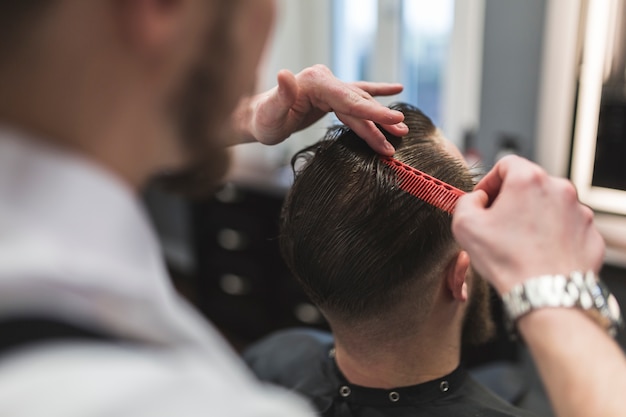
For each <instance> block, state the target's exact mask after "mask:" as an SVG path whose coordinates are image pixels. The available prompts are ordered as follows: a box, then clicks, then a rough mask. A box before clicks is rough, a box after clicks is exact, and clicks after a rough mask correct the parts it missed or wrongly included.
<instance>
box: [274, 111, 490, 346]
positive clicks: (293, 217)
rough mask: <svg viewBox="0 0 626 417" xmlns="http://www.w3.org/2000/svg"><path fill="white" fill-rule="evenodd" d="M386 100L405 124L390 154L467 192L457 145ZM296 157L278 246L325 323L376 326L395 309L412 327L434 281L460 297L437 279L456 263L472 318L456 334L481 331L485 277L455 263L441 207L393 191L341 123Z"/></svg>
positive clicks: (388, 177)
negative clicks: (464, 329) (465, 328)
mask: <svg viewBox="0 0 626 417" xmlns="http://www.w3.org/2000/svg"><path fill="white" fill-rule="evenodd" d="M392 107H393V108H395V109H397V110H400V111H402V112H403V113H404V115H405V123H406V124H407V125H408V126H409V129H410V130H409V134H408V135H407V136H405V137H403V138H402V139H398V138H389V139H390V141H391V142H392V144H393V145H394V146H395V147H396V154H395V158H397V159H399V160H400V161H402V162H404V163H406V164H408V165H411V166H413V167H415V168H418V169H419V170H421V171H423V172H425V173H427V174H430V175H431V176H433V177H436V178H438V179H440V180H442V181H445V182H447V183H449V184H451V185H453V186H455V187H457V188H460V189H462V190H465V191H470V190H471V189H472V188H473V185H474V182H473V178H472V175H471V174H470V172H469V170H468V167H467V166H466V165H465V163H464V161H463V160H462V157H461V155H460V153H459V152H458V149H456V148H455V147H454V145H452V144H450V143H447V141H446V140H445V139H444V138H443V137H442V136H441V133H440V132H439V131H438V129H437V128H436V127H435V126H434V125H433V123H432V121H431V120H430V119H429V118H428V117H427V116H425V115H424V114H423V113H422V112H421V111H420V110H418V109H417V108H415V107H412V106H409V105H406V104H398V105H395V106H392ZM299 161H302V163H303V164H304V165H303V167H302V168H301V169H300V170H299V172H297V174H296V179H295V182H294V185H293V187H292V189H291V191H290V192H289V194H288V196H287V199H286V201H285V204H284V207H283V211H282V218H281V248H282V252H283V256H284V258H285V260H286V262H287V264H288V265H289V267H290V269H291V270H292V272H293V274H294V275H295V276H296V277H297V279H298V280H299V281H300V283H301V284H302V285H303V287H304V289H305V291H306V292H307V293H308V295H309V296H310V297H311V299H312V300H313V301H314V302H315V303H316V304H317V305H318V306H319V307H320V308H321V310H322V311H323V312H324V314H325V315H326V316H327V318H328V319H329V321H330V323H331V326H333V328H335V327H346V326H353V325H359V324H360V323H372V322H378V323H383V325H385V320H386V318H389V319H390V320H392V319H393V318H397V317H398V316H399V315H400V316H402V315H404V316H406V317H407V319H409V320H404V322H410V323H411V326H413V325H416V324H417V325H419V323H420V322H422V321H424V320H426V319H427V317H428V316H429V315H430V314H432V309H433V305H434V303H435V298H436V297H439V296H440V294H441V290H442V286H450V287H451V288H450V292H451V295H450V296H451V297H455V296H456V295H459V297H460V295H461V293H460V292H461V291H462V290H463V289H462V288H461V287H462V285H463V283H456V284H455V283H449V282H446V281H448V280H450V279H452V280H454V279H455V278H454V274H455V271H454V270H455V268H457V269H458V270H457V271H456V273H457V274H461V275H464V276H466V277H463V278H462V279H465V280H466V284H469V285H466V288H465V290H467V289H468V288H469V290H470V293H469V294H468V299H467V300H466V301H467V302H466V309H467V310H471V311H472V314H473V315H474V317H472V318H468V319H467V320H466V321H467V323H470V322H471V323H472V325H476V326H475V328H474V329H472V330H470V332H466V333H471V334H472V335H473V336H476V335H477V333H489V327H490V323H489V322H488V304H487V292H486V287H485V284H484V282H482V280H480V279H479V277H477V276H473V275H474V274H473V272H472V270H471V268H470V267H469V264H468V261H467V259H466V255H464V256H465V258H463V259H461V260H460V262H461V264H462V265H460V266H459V265H457V263H458V262H459V259H458V258H459V254H460V253H461V251H460V249H459V247H458V245H457V244H456V242H455V241H454V238H453V236H452V233H451V216H450V215H449V214H447V213H446V212H444V211H442V210H440V209H438V208H435V207H433V206H431V205H429V204H427V203H425V202H423V201H422V200H420V199H418V198H416V197H414V196H411V195H409V194H407V193H406V192H404V191H403V190H401V189H400V188H399V187H398V183H397V180H396V177H395V174H394V172H393V170H391V169H390V168H389V167H388V166H387V165H385V164H384V163H383V162H382V161H381V159H380V157H379V156H378V155H377V154H376V153H374V152H373V151H372V150H371V149H370V148H369V147H368V146H367V145H366V144H365V142H363V141H362V140H361V139H360V138H359V137H358V136H356V134H355V133H354V132H352V131H351V130H349V129H347V128H345V127H336V128H333V129H331V130H330V131H329V132H328V134H327V135H326V137H325V138H324V139H323V140H322V141H320V142H319V143H317V144H315V145H313V146H311V147H309V148H307V149H304V150H303V151H301V152H300V153H299V154H297V155H296V156H295V157H294V163H295V164H296V165H297V164H298V163H299ZM459 268H460V269H459ZM470 275H471V276H470ZM455 285H458V288H452V287H454V286H455ZM453 290H454V291H458V293H457V294H456V295H454V294H452V291H453ZM460 298H462V297H460ZM467 305H471V306H472V307H471V308H467ZM478 312H479V313H478ZM409 315H410V316H409ZM476 316H480V317H476ZM387 324H389V323H387ZM395 324H398V325H400V323H395ZM476 327H484V329H478V328H476ZM468 336H469V334H468ZM473 336H472V337H473Z"/></svg>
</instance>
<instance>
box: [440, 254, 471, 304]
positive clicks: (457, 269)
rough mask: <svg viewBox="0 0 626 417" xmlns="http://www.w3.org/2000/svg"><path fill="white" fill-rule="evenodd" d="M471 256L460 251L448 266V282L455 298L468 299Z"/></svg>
mask: <svg viewBox="0 0 626 417" xmlns="http://www.w3.org/2000/svg"><path fill="white" fill-rule="evenodd" d="M469 266H470V257H469V255H468V254H467V252H465V251H460V252H459V253H458V254H457V255H456V256H455V257H454V258H453V259H452V261H451V265H450V267H449V268H448V274H447V277H446V283H447V286H448V289H449V291H450V293H451V294H452V297H453V298H454V299H455V300H459V301H467V299H468V295H469V290H468V285H467V274H468V272H469Z"/></svg>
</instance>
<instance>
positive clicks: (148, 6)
mask: <svg viewBox="0 0 626 417" xmlns="http://www.w3.org/2000/svg"><path fill="white" fill-rule="evenodd" d="M114 3H115V7H116V12H117V16H118V21H119V24H120V30H121V33H122V36H123V38H124V41H126V42H127V44H128V45H130V46H131V47H132V48H133V49H134V50H135V51H136V52H138V53H140V54H141V55H144V56H146V57H148V58H150V59H154V58H157V57H159V56H160V55H161V54H162V53H163V51H165V50H167V49H168V47H170V46H171V45H172V43H173V40H174V39H176V37H177V36H178V33H179V32H180V31H181V28H182V27H183V26H184V24H185V21H184V18H185V12H186V9H185V8H186V7H187V6H188V4H189V1H186V0H115V1H114Z"/></svg>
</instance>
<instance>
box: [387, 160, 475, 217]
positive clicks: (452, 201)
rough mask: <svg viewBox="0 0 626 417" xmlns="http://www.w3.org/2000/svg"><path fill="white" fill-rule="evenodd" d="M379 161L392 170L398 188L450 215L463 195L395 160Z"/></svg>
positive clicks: (457, 190) (448, 185) (462, 192)
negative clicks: (396, 179)
mask: <svg viewBox="0 0 626 417" xmlns="http://www.w3.org/2000/svg"><path fill="white" fill-rule="evenodd" d="M381 159H382V161H383V162H384V163H385V164H386V165H388V166H390V167H391V168H393V170H394V171H395V173H396V176H397V178H398V180H399V181H398V186H399V187H400V188H401V189H402V190H404V191H406V192H407V193H409V194H411V195H412V196H414V197H417V198H419V199H420V200H423V201H425V202H426V203H428V204H430V205H431V206H435V207H437V208H440V209H441V210H443V211H447V212H448V213H450V214H452V213H453V212H454V208H455V207H456V202H457V201H458V200H459V197H461V196H462V195H464V194H465V191H462V190H459V189H458V188H456V187H453V186H451V185H450V184H448V183H445V182H443V181H441V180H438V179H437V178H434V177H431V176H430V175H428V174H425V173H423V172H422V171H420V170H419V169H416V168H413V167H412V166H409V165H407V164H405V163H404V162H400V161H398V160H397V159H395V158H392V157H388V156H381Z"/></svg>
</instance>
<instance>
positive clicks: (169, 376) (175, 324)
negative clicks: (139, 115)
mask: <svg viewBox="0 0 626 417" xmlns="http://www.w3.org/2000/svg"><path fill="white" fill-rule="evenodd" d="M14 315H15V316H18V317H19V316H24V315H27V316H32V315H36V316H37V317H51V318H57V319H59V320H62V321H66V322H70V323H76V324H79V325H87V326H89V327H90V328H95V329H98V330H100V331H102V332H105V333H107V334H110V335H112V336H116V337H121V338H123V339H129V340H133V341H139V343H136V342H133V343H128V344H117V343H109V342H107V341H103V342H98V343H96V342H69V341H66V342H61V343H55V344H40V345H35V346H31V347H27V348H24V349H21V350H19V351H18V352H10V353H8V354H5V355H1V356H0V416H11V417H21V416H28V417H38V416H45V417H55V416H63V417H74V416H81V417H84V416H120V417H125V416H151V417H158V416H200V415H203V416H241V417H247V416H268V417H269V416H272V417H280V416H290V417H297V416H302V415H310V414H311V412H310V411H309V410H310V409H309V408H308V407H306V405H305V404H304V402H303V400H301V399H299V398H295V397H293V396H292V395H291V394H288V393H285V392H283V391H279V390H277V389H274V388H268V387H264V386H261V385H260V383H258V382H257V381H256V380H255V379H254V378H253V377H252V376H251V374H250V373H249V372H248V371H247V369H246V368H245V366H244V365H243V364H242V363H241V362H240V360H239V358H238V357H237V356H236V354H234V353H233V352H232V350H231V349H230V347H229V346H228V345H227V344H226V343H225V342H224V340H223V339H222V338H221V337H220V336H219V334H218V333H217V332H216V331H215V330H214V329H213V328H212V327H210V325H208V324H207V323H206V322H205V321H204V320H203V319H202V318H201V317H200V316H199V315H198V314H197V313H196V312H195V311H194V310H193V309H192V308H191V307H190V306H189V305H188V304H187V303H185V302H184V301H183V300H182V299H181V298H180V297H178V296H177V295H176V293H175V291H174V290H173V288H172V286H171V285H170V282H169V279H168V277H167V274H166V271H165V268H164V265H163V262H162V259H161V255H160V249H159V246H158V243H157V240H156V238H155V235H154V233H153V231H152V230H151V227H150V225H149V223H148V220H147V218H146V214H145V213H144V210H143V208H142V206H141V205H140V203H139V202H138V199H137V197H136V196H135V195H134V194H133V193H132V191H131V190H130V189H129V188H128V187H126V186H125V185H124V184H123V183H122V182H121V181H120V180H118V179H117V178H115V177H114V176H113V175H112V174H110V173H108V172H106V171H104V170H103V169H102V168H100V167H99V166H96V165H95V164H92V163H91V162H89V161H87V160H84V159H81V158H80V157H78V156H76V155H72V154H69V153H64V152H61V151H59V150H56V149H54V148H51V147H48V146H47V145H44V144H43V143H39V142H38V141H36V140H34V139H31V138H27V137H25V136H24V135H22V134H19V133H15V132H11V131H9V130H0V317H1V318H8V317H11V316H14Z"/></svg>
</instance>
